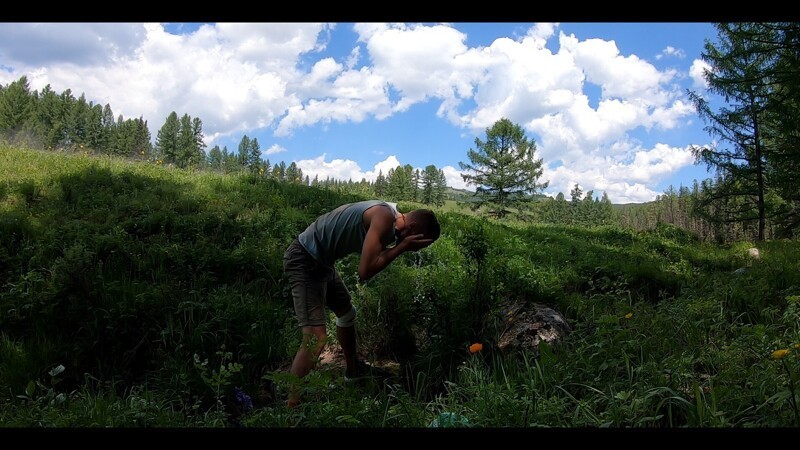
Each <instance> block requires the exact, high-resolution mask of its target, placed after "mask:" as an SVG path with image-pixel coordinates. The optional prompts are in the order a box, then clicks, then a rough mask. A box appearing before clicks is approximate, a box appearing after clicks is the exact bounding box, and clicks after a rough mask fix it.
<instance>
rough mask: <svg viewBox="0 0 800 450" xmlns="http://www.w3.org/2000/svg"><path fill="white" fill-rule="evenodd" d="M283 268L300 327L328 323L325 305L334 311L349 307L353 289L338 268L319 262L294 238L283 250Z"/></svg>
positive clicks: (347, 309)
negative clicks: (349, 289) (343, 279)
mask: <svg viewBox="0 0 800 450" xmlns="http://www.w3.org/2000/svg"><path fill="white" fill-rule="evenodd" d="M283 272H284V273H285V274H286V276H287V278H288V279H289V284H290V286H291V287H292V297H293V298H294V312H295V314H296V315H297V324H298V326H300V327H306V326H322V325H325V323H326V318H327V317H326V311H325V307H326V306H327V307H328V308H330V309H331V311H337V310H338V311H341V310H342V309H345V308H346V310H345V311H344V312H342V314H344V313H347V312H348V311H349V310H350V308H349V305H350V292H348V290H347V287H346V286H345V285H344V282H343V281H342V277H340V276H339V273H338V272H336V269H334V268H331V267H327V266H325V265H323V264H320V263H319V262H317V260H316V259H314V257H313V256H311V255H310V254H309V253H308V251H306V249H305V248H303V246H302V245H301V244H300V241H298V240H297V239H295V240H294V241H292V243H291V244H290V245H289V247H288V248H287V249H286V252H284V254H283Z"/></svg>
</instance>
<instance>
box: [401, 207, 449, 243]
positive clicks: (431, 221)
mask: <svg viewBox="0 0 800 450" xmlns="http://www.w3.org/2000/svg"><path fill="white" fill-rule="evenodd" d="M406 215H408V216H410V217H409V218H410V219H411V220H412V221H414V223H416V224H417V225H418V226H419V227H420V231H422V234H424V235H425V237H426V238H428V239H433V240H434V241H435V240H437V239H439V234H440V233H441V227H440V226H439V221H438V220H436V214H434V213H433V211H431V210H430V209H415V210H413V211H409V212H408V213H407V214H406Z"/></svg>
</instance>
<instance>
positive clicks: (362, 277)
mask: <svg viewBox="0 0 800 450" xmlns="http://www.w3.org/2000/svg"><path fill="white" fill-rule="evenodd" d="M374 275H375V274H374V273H373V272H372V271H370V270H368V269H362V268H359V269H358V280H359V281H362V282H363V281H369V279H370V278H372V277H373V276H374Z"/></svg>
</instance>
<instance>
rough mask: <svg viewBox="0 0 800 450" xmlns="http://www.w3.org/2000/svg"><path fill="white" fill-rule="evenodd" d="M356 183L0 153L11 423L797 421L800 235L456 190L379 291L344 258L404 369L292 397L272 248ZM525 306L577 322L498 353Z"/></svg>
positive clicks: (363, 326)
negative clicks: (585, 214) (552, 209)
mask: <svg viewBox="0 0 800 450" xmlns="http://www.w3.org/2000/svg"><path fill="white" fill-rule="evenodd" d="M357 199H358V198H357V197H354V196H342V195H339V194H336V193H333V192H331V191H325V190H320V189H315V188H310V187H305V186H297V185H288V184H280V183H276V182H273V181H272V180H267V179H264V178H260V177H258V176H254V175H219V174H212V173H207V172H192V171H188V170H179V169H175V168H169V167H162V166H159V165H153V164H149V163H145V162H139V163H136V162H130V161H124V160H116V159H110V158H101V157H96V156H90V155H84V154H63V153H47V152H37V151H29V150H25V149H18V148H4V147H0V286H2V290H0V398H1V399H2V401H0V423H2V424H4V425H7V426H25V427H27V426H70V427H75V426H78V427H94V426H170V427H176V426H177V427H182V426H230V425H232V424H238V425H242V426H249V427H273V426H300V427H313V426H364V427H420V426H423V427H424V426H427V425H428V424H429V423H431V421H432V420H433V419H434V418H436V417H437V416H438V415H439V414H440V413H445V412H446V413H455V414H458V415H460V416H463V417H465V418H467V419H468V421H469V424H470V425H472V426H478V427H482V426H486V427H498V426H514V427H518V426H551V427H564V426H567V427H573V426H590V427H595V426H648V427H682V426H705V427H730V426H737V427H738V426H761V427H763V426H797V425H800V418H799V417H798V410H797V402H796V400H797V395H798V392H797V389H796V387H795V385H796V384H797V381H798V379H797V378H798V376H799V375H800V367H798V364H799V363H798V361H800V359H799V358H798V354H800V349H798V348H796V347H798V346H800V309H799V308H800V305H798V300H800V270H798V269H800V267H798V266H799V265H800V262H798V261H800V258H798V256H800V248H798V244H797V243H790V242H768V243H765V244H763V245H760V250H761V254H762V258H761V259H760V260H757V261H752V260H748V259H746V258H745V255H746V249H747V248H748V247H750V246H751V245H752V243H746V242H743V243H739V244H737V245H734V246H730V247H724V248H722V247H712V246H707V245H703V244H700V243H698V242H696V241H695V240H693V239H692V237H691V236H689V235H687V234H685V233H683V232H681V231H680V230H678V229H675V228H673V227H669V226H662V227H660V228H658V229H656V230H655V231H653V232H649V233H634V232H631V231H627V230H622V229H619V228H614V227H605V228H595V229H586V228H577V227H558V226H543V225H524V224H515V225H509V224H503V223H497V222H495V221H489V220H486V219H482V218H480V217H478V216H474V215H470V214H464V213H461V212H458V211H456V210H453V209H447V208H448V207H447V205H446V206H445V207H444V208H442V209H440V210H439V211H438V213H439V216H440V221H441V223H442V226H443V228H442V237H441V238H440V239H439V241H437V242H436V243H435V244H434V245H432V246H431V247H429V248H428V249H425V250H424V251H422V252H420V253H419V254H406V255H402V257H401V258H399V259H398V260H397V261H396V262H395V263H394V264H392V265H391V266H389V267H388V268H387V269H386V270H385V271H384V272H382V273H381V274H379V275H378V276H377V277H376V278H375V279H374V280H372V281H370V282H369V283H368V284H366V285H361V286H357V285H356V282H355V281H356V267H357V259H356V258H355V257H350V258H347V259H345V260H343V261H341V262H340V263H339V269H340V272H341V273H342V276H343V278H344V280H345V282H346V283H347V284H348V286H350V287H351V292H352V294H353V300H354V302H355V303H356V305H357V307H358V310H359V317H358V319H357V320H358V333H359V339H360V340H359V345H360V348H359V352H360V353H361V354H362V356H363V357H365V358H391V359H393V360H396V361H398V362H400V364H401V365H402V367H403V368H404V370H405V372H404V373H405V374H406V377H405V378H404V379H405V381H404V382H402V383H398V384H393V385H391V386H362V387H353V386H344V385H343V384H342V381H341V374H340V373H335V372H326V371H321V372H315V373H314V374H313V375H311V376H309V377H307V380H306V394H305V396H304V398H306V399H307V401H306V402H305V403H303V404H302V405H301V407H300V408H298V409H296V410H287V409H286V408H285V407H284V406H283V400H284V399H285V388H284V387H285V383H286V381H287V378H286V375H285V373H284V372H283V371H282V368H285V366H286V365H287V364H288V363H289V362H290V361H291V357H292V356H293V354H294V351H295V350H296V345H297V343H298V342H299V333H298V331H297V330H296V327H295V319H294V315H293V312H292V307H291V298H290V294H289V291H288V286H287V285H286V282H285V280H284V278H283V274H282V270H281V267H282V254H283V250H284V249H285V248H286V246H287V245H288V244H289V242H290V241H291V240H292V239H293V238H294V237H295V235H296V234H297V233H298V232H299V231H301V230H302V229H303V228H305V226H306V225H307V224H308V223H309V222H310V221H312V220H313V219H314V218H315V217H316V216H317V215H318V214H320V213H322V212H325V211H328V210H330V209H333V208H334V207H335V206H338V205H339V204H341V203H344V202H348V201H352V200H357ZM415 206H416V205H413V204H406V205H404V204H402V203H401V205H400V207H401V209H408V208H411V207H415ZM742 267H745V268H746V270H744V271H741V270H740V271H738V272H739V273H737V272H735V271H736V269H739V268H742ZM513 299H524V300H525V301H528V302H537V303H543V304H547V305H549V306H551V307H553V308H555V309H557V310H559V311H561V312H562V313H563V314H564V315H565V316H566V317H567V319H568V321H569V322H570V325H571V326H572V328H573V330H574V331H573V333H572V334H570V335H569V336H568V337H567V339H566V340H565V341H564V342H562V343H561V344H559V345H556V346H554V347H552V348H549V347H543V348H542V349H541V352H539V353H538V354H526V355H503V354H501V353H500V352H499V351H496V350H495V347H494V343H495V342H496V341H497V338H498V335H499V333H500V332H501V331H502V318H498V317H497V313H498V311H499V310H500V308H501V307H502V305H503V304H505V303H506V302H508V301H509V300H513ZM331 324H332V321H331ZM329 328H330V329H331V330H332V329H333V327H329ZM330 340H331V341H332V342H333V341H335V336H334V335H333V334H332V333H331V336H330ZM473 342H481V343H483V344H484V350H483V351H482V352H480V353H475V354H471V353H469V351H468V350H467V348H468V347H469V345H470V344H471V343H473ZM781 349H787V350H788V352H786V353H783V352H778V353H776V354H775V357H773V356H772V355H773V352H775V351H776V350H781ZM245 396H249V398H250V399H251V400H252V407H250V406H249V404H248V403H247V402H246V401H243V399H245Z"/></svg>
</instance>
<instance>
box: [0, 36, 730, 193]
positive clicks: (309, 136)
mask: <svg viewBox="0 0 800 450" xmlns="http://www.w3.org/2000/svg"><path fill="white" fill-rule="evenodd" d="M715 38H716V31H715V29H714V27H713V26H712V25H711V24H710V23H629V22H623V23H571V22H567V23H507V22H503V23H475V22H470V23H458V22H456V23H391V24H384V23H358V24H354V23H308V22H303V23H295V24H292V23H256V24H247V23H217V24H215V23H206V24H199V23H43V24H36V23H2V24H0V83H2V84H3V85H6V84H8V83H10V82H12V81H15V80H17V79H19V78H20V77H21V76H23V75H25V76H27V77H28V80H29V82H30V85H31V88H32V89H37V90H38V89H41V88H43V87H44V86H45V85H47V84H50V85H51V87H52V88H53V89H54V90H56V91H57V92H61V91H63V90H64V89H67V88H70V89H72V91H73V93H74V94H75V95H76V96H77V95H80V93H85V94H86V96H87V99H88V100H91V101H94V102H95V103H101V104H106V103H109V104H110V105H111V108H112V110H113V112H114V114H115V115H119V114H122V115H123V117H125V118H134V117H140V116H142V117H144V118H145V119H146V120H147V121H148V125H149V127H150V130H151V133H152V135H153V138H154V139H155V136H156V134H157V132H158V129H159V128H160V127H161V126H162V125H163V124H164V121H165V119H166V117H167V116H168V115H169V114H170V112H172V111H175V112H177V113H178V115H183V114H189V115H190V116H192V117H199V118H200V119H201V120H202V121H203V131H204V133H205V136H206V144H207V145H208V149H210V148H211V147H213V146H214V145H220V147H222V146H227V148H228V149H229V150H230V151H236V149H237V148H238V144H239V142H240V140H241V139H242V136H244V135H247V136H248V137H250V138H257V139H258V142H259V144H260V147H261V149H262V151H263V157H264V158H265V159H269V160H270V162H272V163H275V162H279V161H285V162H286V163H287V164H289V163H290V162H292V161H294V162H296V163H297V164H298V166H299V167H300V168H301V169H302V170H303V172H304V173H305V174H308V175H310V176H311V177H312V178H313V177H314V175H317V176H319V177H320V178H322V179H324V178H326V177H328V176H330V177H334V178H340V179H348V178H352V179H353V180H356V181H357V180H360V179H361V178H367V179H370V180H374V178H375V176H377V174H378V172H379V171H383V172H384V174H385V173H386V172H387V171H388V170H389V169H390V168H392V167H396V166H397V165H398V164H401V165H405V164H411V165H412V166H413V167H415V168H420V169H421V168H424V167H425V166H427V165H429V164H433V165H435V166H436V167H438V168H441V169H443V170H444V171H445V175H446V176H447V180H448V184H449V185H450V186H453V187H457V188H467V189H474V187H473V186H468V185H465V184H464V182H463V180H462V179H461V177H460V169H459V162H469V161H468V158H467V151H468V150H469V149H470V148H475V145H474V144H475V138H476V137H477V138H481V139H483V138H485V131H486V129H487V128H488V127H491V125H492V124H493V123H494V122H495V121H497V120H499V119H500V118H503V117H506V118H508V119H510V120H512V121H513V122H514V123H516V124H519V125H520V126H522V127H523V129H524V130H525V132H526V134H527V136H528V137H529V138H530V139H532V140H534V141H535V142H536V145H537V156H538V157H540V158H542V159H543V161H544V167H545V171H544V175H543V177H542V180H541V181H545V180H547V181H549V182H550V187H549V188H548V189H547V190H546V191H545V193H546V194H549V195H556V194H557V193H558V192H563V193H564V194H565V195H568V194H569V191H570V189H571V188H572V186H573V185H574V184H575V183H578V184H579V185H580V186H581V188H582V189H583V190H584V192H586V191H589V190H593V191H594V193H595V195H596V196H600V195H602V193H603V192H606V193H607V194H608V195H609V198H610V199H611V201H612V202H614V203H629V202H645V201H650V200H653V199H654V198H655V197H656V196H657V195H660V194H662V193H663V192H664V191H665V190H666V189H667V187H668V186H669V185H673V186H675V187H678V186H679V185H681V184H682V185H684V186H691V184H692V182H693V180H695V179H698V180H699V179H703V178H706V177H708V176H709V173H708V172H707V171H706V168H705V166H702V165H696V164H695V160H694V157H693V156H692V155H691V151H690V148H691V146H693V145H698V146H702V145H709V144H711V143H712V141H711V138H710V136H708V134H707V133H706V132H704V131H703V127H704V123H703V122H702V120H700V118H699V117H698V116H697V114H696V112H695V110H694V108H693V106H692V105H691V103H690V101H689V99H688V97H687V95H686V90H687V89H690V90H693V91H696V92H699V93H701V94H704V95H705V85H704V81H703V79H702V69H703V67H705V65H704V63H703V62H702V61H701V60H700V55H701V52H702V50H703V45H704V41H705V40H706V39H710V40H712V41H713V40H715Z"/></svg>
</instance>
